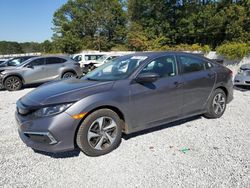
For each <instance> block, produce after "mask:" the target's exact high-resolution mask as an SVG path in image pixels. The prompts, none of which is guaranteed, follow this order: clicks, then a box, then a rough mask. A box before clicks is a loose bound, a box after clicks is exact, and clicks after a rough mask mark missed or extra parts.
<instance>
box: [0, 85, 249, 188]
mask: <svg viewBox="0 0 250 188" xmlns="http://www.w3.org/2000/svg"><path fill="white" fill-rule="evenodd" d="M30 90H32V88H29V89H24V90H21V91H17V92H7V91H0V101H1V106H0V119H1V122H0V187H69V186H71V187H79V186H82V187H118V186H119V187H249V186H250V151H249V147H250V128H249V127H250V108H249V106H250V91H239V90H236V91H235V99H234V100H233V102H231V103H230V104H229V105H228V108H227V110H226V112H225V114H224V116H223V117H222V118H220V119H216V120H209V119H205V118H203V117H195V118H192V119H189V120H185V121H182V122H178V123H175V124H172V125H171V126H170V125H166V126H164V127H161V129H157V130H154V131H147V132H143V133H141V134H137V135H132V136H130V137H126V139H123V141H122V144H121V145H120V147H119V148H118V149H116V150H115V151H113V152H112V153H110V154H108V155H105V156H102V157H98V158H91V157H87V156H85V155H84V154H83V153H81V152H79V151H73V152H67V153H61V154H49V153H35V152H34V151H33V150H32V149H30V148H28V147H26V146H25V145H24V144H23V143H22V141H21V140H20V139H19V137H18V133H17V129H16V125H15V120H14V110H15V102H16V100H17V99H18V98H19V97H21V96H23V95H24V94H26V93H27V92H29V91H30ZM185 149H186V150H185ZM181 150H183V151H181Z"/></svg>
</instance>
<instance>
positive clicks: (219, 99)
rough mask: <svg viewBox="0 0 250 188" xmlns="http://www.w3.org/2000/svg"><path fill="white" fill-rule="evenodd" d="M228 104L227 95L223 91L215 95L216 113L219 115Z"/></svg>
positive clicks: (214, 106)
mask: <svg viewBox="0 0 250 188" xmlns="http://www.w3.org/2000/svg"><path fill="white" fill-rule="evenodd" d="M225 106H226V97H225V96H224V95H223V94H222V93H218V94H217V95H215V97H214V100H213V109H214V113H215V114H217V115H219V114H222V113H223V112H224V110H225Z"/></svg>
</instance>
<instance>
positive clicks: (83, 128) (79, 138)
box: [76, 109, 123, 157]
mask: <svg viewBox="0 0 250 188" xmlns="http://www.w3.org/2000/svg"><path fill="white" fill-rule="evenodd" d="M101 118H107V119H109V118H110V119H112V120H113V122H115V123H116V127H115V128H114V129H113V130H112V129H111V128H110V129H108V130H109V131H111V132H109V133H108V134H109V136H113V135H115V136H113V137H110V138H112V142H111V141H110V139H108V137H107V136H105V138H104V133H101V131H98V128H99V124H98V123H99V121H98V120H99V119H101ZM105 121H106V120H104V121H103V122H105ZM96 123H97V124H96ZM106 123H108V122H106ZM103 124H104V123H102V127H103V130H104V128H108V126H110V125H111V124H112V122H110V125H109V124H108V125H107V126H106V127H105V126H104V125H103ZM122 125H123V120H121V119H120V118H119V116H118V115H117V114H116V113H115V112H114V111H112V110H110V109H100V110H97V111H94V112H93V113H91V114H90V115H88V116H87V118H86V119H85V120H84V121H83V122H82V123H81V125H80V127H79V129H78V132H77V135H76V143H77V146H78V147H79V148H80V149H81V150H82V151H83V152H84V153H85V154H86V155H88V156H92V157H97V156H101V155H105V154H107V153H109V152H111V151H113V150H114V149H116V148H117V147H118V146H119V145H120V143H121V136H122ZM95 127H96V128H95ZM97 127H98V128H97ZM94 128H95V130H96V131H95V130H93V129H94ZM103 130H102V132H104V131H103ZM108 130H107V132H108ZM94 131H95V132H94ZM112 131H113V132H112ZM90 132H91V133H92V134H93V132H94V134H96V135H99V136H92V137H91V138H90V136H89V135H91V134H90ZM101 134H102V135H101ZM112 134H113V135H112ZM101 142H102V143H101ZM95 143H96V144H95ZM99 143H101V144H99ZM97 145H99V149H96V148H97Z"/></svg>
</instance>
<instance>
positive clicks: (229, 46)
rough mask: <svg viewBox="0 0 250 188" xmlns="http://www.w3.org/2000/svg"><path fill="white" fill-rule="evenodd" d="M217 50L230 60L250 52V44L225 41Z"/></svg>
mask: <svg viewBox="0 0 250 188" xmlns="http://www.w3.org/2000/svg"><path fill="white" fill-rule="evenodd" d="M216 52H217V53H218V54H220V55H223V56H224V57H226V58H228V59H230V60H238V59H241V58H243V57H245V56H247V55H249V54H250V44H247V43H237V42H231V43H225V44H222V45H221V46H219V47H217V49H216Z"/></svg>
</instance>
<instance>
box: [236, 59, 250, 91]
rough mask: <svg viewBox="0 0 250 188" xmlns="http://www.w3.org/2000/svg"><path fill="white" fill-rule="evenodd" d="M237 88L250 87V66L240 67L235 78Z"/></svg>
mask: <svg viewBox="0 0 250 188" xmlns="http://www.w3.org/2000/svg"><path fill="white" fill-rule="evenodd" d="M234 85H235V86H250V64H244V65H242V66H241V67H240V69H239V71H238V73H237V75H236V76H235V78H234Z"/></svg>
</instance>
